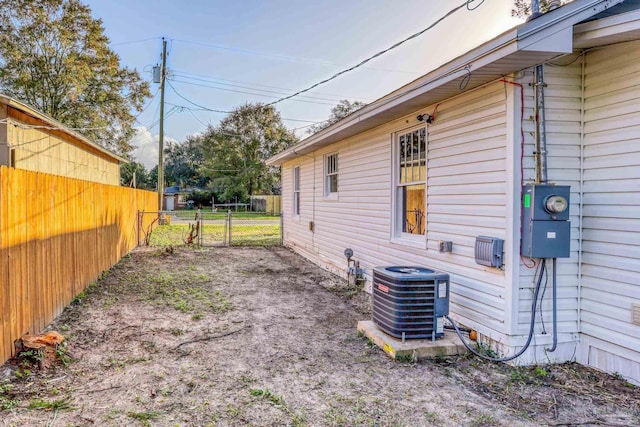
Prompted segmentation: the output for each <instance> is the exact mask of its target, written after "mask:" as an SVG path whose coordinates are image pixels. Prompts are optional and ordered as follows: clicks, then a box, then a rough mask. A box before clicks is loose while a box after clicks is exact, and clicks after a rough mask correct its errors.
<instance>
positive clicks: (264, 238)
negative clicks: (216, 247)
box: [149, 222, 280, 246]
mask: <svg viewBox="0 0 640 427" xmlns="http://www.w3.org/2000/svg"><path fill="white" fill-rule="evenodd" d="M188 234H189V226H188V225H187V224H171V225H161V226H158V227H157V228H156V229H155V230H153V233H151V239H150V243H149V244H150V246H179V245H184V244H185V240H186V238H187V236H188ZM202 236H203V241H204V244H205V245H210V244H213V243H219V242H222V241H224V225H223V224H205V225H204V231H203V232H202ZM231 243H232V244H233V245H255V246H267V245H279V244H280V223H277V224H242V223H240V222H237V223H235V224H233V226H232V230H231Z"/></svg>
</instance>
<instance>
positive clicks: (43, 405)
mask: <svg viewBox="0 0 640 427" xmlns="http://www.w3.org/2000/svg"><path fill="white" fill-rule="evenodd" d="M27 408H28V409H42V410H45V411H61V410H65V409H72V407H71V405H69V401H68V400H67V399H60V400H54V401H47V400H44V399H34V400H32V401H31V402H30V403H29V406H27Z"/></svg>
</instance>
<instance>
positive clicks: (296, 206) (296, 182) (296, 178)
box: [293, 166, 300, 216]
mask: <svg viewBox="0 0 640 427" xmlns="http://www.w3.org/2000/svg"><path fill="white" fill-rule="evenodd" d="M293 215H294V216H298V215H300V166H297V167H295V168H293Z"/></svg>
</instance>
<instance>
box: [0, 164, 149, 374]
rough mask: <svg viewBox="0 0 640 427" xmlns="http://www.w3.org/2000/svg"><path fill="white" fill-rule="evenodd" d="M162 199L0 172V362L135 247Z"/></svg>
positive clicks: (56, 178) (3, 169)
mask: <svg viewBox="0 0 640 427" xmlns="http://www.w3.org/2000/svg"><path fill="white" fill-rule="evenodd" d="M157 203H158V202H157V194H156V193H152V192H149V191H144V190H136V189H131V188H123V187H118V186H112V185H105V184H96V183H94V182H89V181H81V180H77V179H73V178H66V177H61V176H54V175H48V174H43V173H38V172H31V171H24V170H18V169H13V168H7V167H4V166H2V167H0V363H2V362H4V361H5V360H7V359H8V358H9V357H11V356H12V351H13V341H14V340H15V339H17V338H18V337H19V336H20V335H22V334H24V333H26V332H30V333H38V332H40V331H41V330H42V329H43V328H44V327H45V326H46V325H47V324H48V323H50V322H51V321H52V320H53V319H54V318H55V316H57V315H58V314H60V313H61V312H62V310H63V309H64V307H65V306H66V305H67V304H69V302H70V301H71V300H72V299H73V298H74V297H75V296H76V295H77V294H78V293H80V292H82V291H83V290H84V289H85V288H86V287H87V285H89V284H90V283H91V282H93V281H95V280H96V279H97V278H98V277H99V275H100V273H101V272H102V271H104V270H106V269H108V268H109V267H111V266H112V265H113V264H115V263H116V262H117V261H118V260H119V259H120V258H121V257H122V256H124V255H125V254H127V253H129V252H130V251H131V250H132V249H133V248H135V246H136V245H137V239H138V227H137V221H138V218H137V212H138V211H139V210H140V211H145V210H146V211H157V208H158V206H157Z"/></svg>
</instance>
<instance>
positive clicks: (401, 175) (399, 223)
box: [395, 128, 427, 237]
mask: <svg viewBox="0 0 640 427" xmlns="http://www.w3.org/2000/svg"><path fill="white" fill-rule="evenodd" d="M395 144H396V149H395V152H396V156H395V162H396V164H395V167H396V171H397V173H396V175H397V178H396V182H395V187H396V191H395V194H396V196H395V204H396V215H395V218H396V219H395V222H396V224H395V227H396V235H397V236H399V237H401V236H409V235H422V236H424V234H425V229H426V215H425V209H426V173H427V163H426V159H427V155H426V149H427V137H426V129H425V128H420V129H416V130H413V131H411V132H405V133H399V134H397V135H396V140H395Z"/></svg>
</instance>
